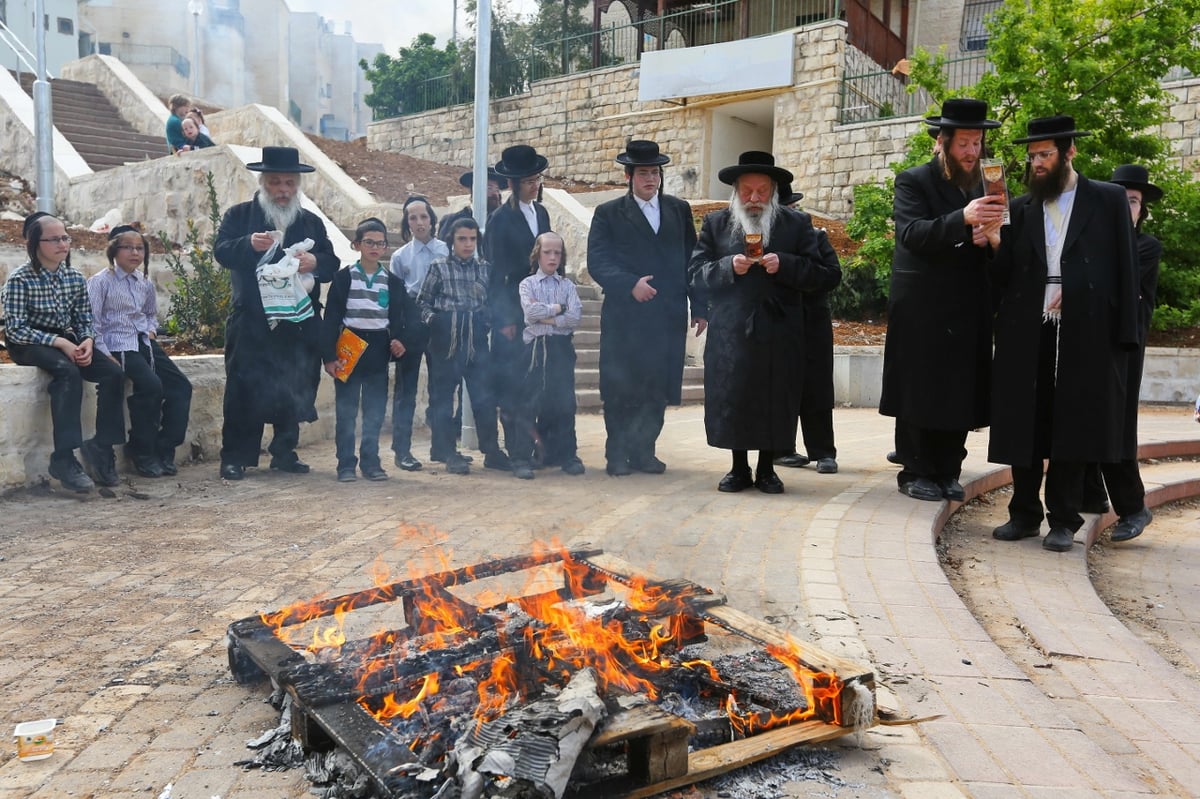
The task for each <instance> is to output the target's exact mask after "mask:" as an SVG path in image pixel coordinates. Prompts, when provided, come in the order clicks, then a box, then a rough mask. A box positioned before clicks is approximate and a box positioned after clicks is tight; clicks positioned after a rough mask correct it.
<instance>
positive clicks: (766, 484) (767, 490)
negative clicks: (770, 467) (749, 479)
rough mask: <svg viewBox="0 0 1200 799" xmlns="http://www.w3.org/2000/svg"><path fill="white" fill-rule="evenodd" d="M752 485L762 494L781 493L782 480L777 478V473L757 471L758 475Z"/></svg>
mask: <svg viewBox="0 0 1200 799" xmlns="http://www.w3.org/2000/svg"><path fill="white" fill-rule="evenodd" d="M754 487H755V488H757V489H758V490H759V491H761V492H763V493H764V494H782V493H783V481H782V480H780V479H779V475H777V474H775V472H767V473H766V474H763V473H761V472H759V475H758V477H756V478H754Z"/></svg>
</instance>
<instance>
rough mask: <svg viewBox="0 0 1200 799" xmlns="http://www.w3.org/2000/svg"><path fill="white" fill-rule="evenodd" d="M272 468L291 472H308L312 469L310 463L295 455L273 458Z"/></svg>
mask: <svg viewBox="0 0 1200 799" xmlns="http://www.w3.org/2000/svg"><path fill="white" fill-rule="evenodd" d="M271 468H272V469H274V470H275V471H277V472H288V473H289V474H308V473H309V472H310V471H311V469H309V468H308V464H307V463H305V462H304V461H302V460H300V459H299V458H297V457H296V456H295V455H293V456H292V457H291V458H290V459H286V458H271Z"/></svg>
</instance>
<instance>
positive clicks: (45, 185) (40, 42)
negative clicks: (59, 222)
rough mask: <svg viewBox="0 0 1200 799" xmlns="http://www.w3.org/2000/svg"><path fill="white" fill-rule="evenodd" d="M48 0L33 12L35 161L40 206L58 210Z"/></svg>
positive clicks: (40, 209)
mask: <svg viewBox="0 0 1200 799" xmlns="http://www.w3.org/2000/svg"><path fill="white" fill-rule="evenodd" d="M45 19H46V0H37V2H36V3H34V12H33V20H34V23H33V39H34V43H35V44H34V46H35V48H36V50H37V76H36V80H34V82H33V131H34V139H35V140H36V144H37V147H36V150H35V151H34V162H35V166H36V170H35V171H36V172H37V208H38V210H39V211H45V212H46V213H48V214H53V213H55V211H54V108H53V104H52V103H51V101H50V81H49V80H47V79H46V25H45Z"/></svg>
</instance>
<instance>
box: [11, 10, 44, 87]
mask: <svg viewBox="0 0 1200 799" xmlns="http://www.w3.org/2000/svg"><path fill="white" fill-rule="evenodd" d="M0 44H2V45H4V46H5V47H7V48H8V49H9V50H11V51H12V53H13V55H15V56H16V57H17V61H18V62H19V65H20V66H21V67H24V70H23V71H24V72H28V73H30V74H31V75H37V56H35V55H34V54H33V53H32V52H30V50H29V48H28V47H26V46H25V42H23V41H21V37H20V36H18V35H17V34H16V33H15V32H14V31H13V29H12V28H10V27H8V26H7V25H5V24H4V21H3V20H0ZM17 71H22V70H20V69H19V68H18V70H17ZM46 77H47V78H52V77H54V76H53V75H51V74H50V73H48V72H47V73H46Z"/></svg>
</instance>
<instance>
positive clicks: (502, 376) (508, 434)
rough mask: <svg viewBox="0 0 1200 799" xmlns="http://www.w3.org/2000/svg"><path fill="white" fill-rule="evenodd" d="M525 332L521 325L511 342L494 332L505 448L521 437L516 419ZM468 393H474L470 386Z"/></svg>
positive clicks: (495, 391)
mask: <svg viewBox="0 0 1200 799" xmlns="http://www.w3.org/2000/svg"><path fill="white" fill-rule="evenodd" d="M523 332H524V326H522V325H517V332H516V334H515V335H514V336H513V337H512V340H511V341H510V340H509V339H507V338H505V336H504V335H503V334H502V333H500V331H498V330H493V331H492V352H491V368H492V372H493V379H492V396H493V397H495V400H496V405H497V406H498V407H499V409H500V422H501V423H502V424H503V425H504V444H505V446H508V444H509V442H510V441H512V440H513V438H514V437H516V436H517V435H518V433H517V430H516V427H515V425H514V420H515V414H516V413H517V412H518V411H517V406H518V405H520V403H521V375H523V374H524V364H523V360H524V354H525V342H524V341H523V340H522V338H521V336H522V333H523ZM467 390H468V391H471V389H470V388H469V387H468V389H467ZM471 407H472V408H474V407H475V402H474V400H472V401H471Z"/></svg>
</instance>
